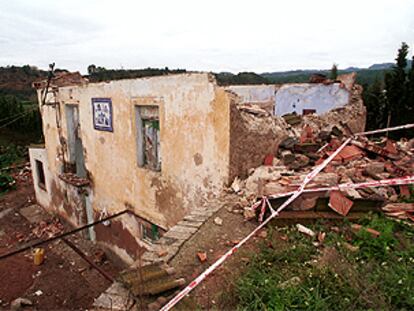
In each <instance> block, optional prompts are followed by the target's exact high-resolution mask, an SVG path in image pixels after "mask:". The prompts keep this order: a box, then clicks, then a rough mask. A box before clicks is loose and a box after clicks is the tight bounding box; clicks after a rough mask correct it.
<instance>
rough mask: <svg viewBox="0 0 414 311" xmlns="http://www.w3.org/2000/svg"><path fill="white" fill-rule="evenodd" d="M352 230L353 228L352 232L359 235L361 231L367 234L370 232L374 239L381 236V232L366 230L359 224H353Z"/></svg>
mask: <svg viewBox="0 0 414 311" xmlns="http://www.w3.org/2000/svg"><path fill="white" fill-rule="evenodd" d="M351 228H352V231H354V232H355V233H358V232H360V231H361V230H365V231H366V232H368V233H369V234H371V236H372V237H373V238H377V237H379V236H380V234H381V233H380V232H379V231H377V230H374V229H372V228H364V227H362V226H361V225H359V224H352V226H351Z"/></svg>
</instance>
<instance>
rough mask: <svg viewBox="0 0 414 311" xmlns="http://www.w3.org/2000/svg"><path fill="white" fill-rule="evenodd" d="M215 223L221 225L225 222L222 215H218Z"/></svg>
mask: <svg viewBox="0 0 414 311" xmlns="http://www.w3.org/2000/svg"><path fill="white" fill-rule="evenodd" d="M214 223H215V224H216V225H217V226H221V225H222V224H223V219H221V218H220V217H216V218H214Z"/></svg>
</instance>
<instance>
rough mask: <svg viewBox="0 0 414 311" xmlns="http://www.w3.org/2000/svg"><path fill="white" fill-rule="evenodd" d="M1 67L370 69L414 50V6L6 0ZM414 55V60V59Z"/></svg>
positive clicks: (372, 1)
mask: <svg viewBox="0 0 414 311" xmlns="http://www.w3.org/2000/svg"><path fill="white" fill-rule="evenodd" d="M0 4H1V6H0V21H1V24H0V66H5V65H12V64H14V65H24V64H30V65H36V66H38V67H40V68H44V69H45V68H47V65H48V64H49V63H51V62H56V66H57V67H59V68H67V69H69V70H72V71H75V70H79V71H81V72H83V73H85V71H86V68H87V66H88V65H89V64H96V65H98V66H104V67H108V68H144V67H166V66H168V67H169V68H186V69H189V70H207V71H210V70H212V71H232V72H238V71H256V72H264V71H281V70H290V69H305V68H312V69H313V68H330V67H331V66H332V63H333V62H335V63H338V64H339V67H340V68H346V67H349V66H359V67H366V66H369V65H371V64H373V63H381V62H390V61H393V59H394V58H395V56H396V51H397V49H398V48H399V46H400V44H401V42H402V41H406V42H407V43H408V44H409V46H410V48H411V49H412V48H413V46H414V0H390V1H387V0H346V1H344V0H340V1H334V0H326V1H323V0H301V1H299V0H283V1H282V0H273V1H264V0H255V1H243V0H237V1H230V0H219V1H216V0H208V1H201V0H188V1H187V0H166V1H161V0H144V1H140V0H131V1H127V0H117V1H104V0H70V1H66V0H60V1H57V0H27V1H24V0H0ZM410 55H412V53H410Z"/></svg>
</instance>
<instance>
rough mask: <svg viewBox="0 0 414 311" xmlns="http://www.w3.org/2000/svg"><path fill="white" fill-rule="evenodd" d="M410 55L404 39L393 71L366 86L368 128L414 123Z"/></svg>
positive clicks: (412, 79) (413, 63) (411, 132)
mask: <svg viewBox="0 0 414 311" xmlns="http://www.w3.org/2000/svg"><path fill="white" fill-rule="evenodd" d="M407 55H408V45H407V44H406V43H404V42H403V43H402V44H401V48H400V49H399V50H398V55H397V58H396V63H395V64H394V65H393V67H392V68H391V70H388V71H386V72H385V75H384V76H383V77H382V78H376V79H375V80H374V81H373V83H372V84H370V85H365V91H364V102H365V105H366V107H367V111H368V116H367V129H375V128H383V127H387V126H396V125H401V124H407V123H414V62H413V61H409V60H407ZM408 133H409V135H410V136H412V135H413V134H414V133H413V131H410V132H408ZM405 134H407V133H405Z"/></svg>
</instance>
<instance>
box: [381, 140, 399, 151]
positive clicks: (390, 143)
mask: <svg viewBox="0 0 414 311" xmlns="http://www.w3.org/2000/svg"><path fill="white" fill-rule="evenodd" d="M384 149H385V150H386V151H387V152H389V153H391V154H398V150H397V147H396V146H395V143H394V142H393V141H392V140H391V139H387V141H386V143H385V147H384Z"/></svg>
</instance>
